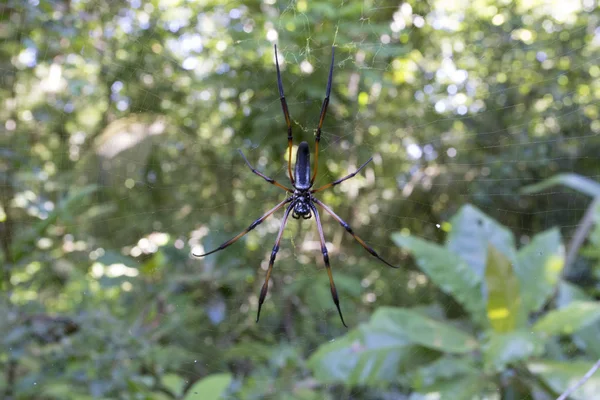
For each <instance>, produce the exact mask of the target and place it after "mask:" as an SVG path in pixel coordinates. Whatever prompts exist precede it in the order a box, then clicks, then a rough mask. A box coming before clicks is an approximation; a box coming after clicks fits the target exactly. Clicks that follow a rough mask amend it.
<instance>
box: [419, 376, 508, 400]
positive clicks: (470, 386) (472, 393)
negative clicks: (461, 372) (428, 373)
mask: <svg viewBox="0 0 600 400" xmlns="http://www.w3.org/2000/svg"><path fill="white" fill-rule="evenodd" d="M490 392H492V393H493V392H497V388H495V387H493V383H491V382H489V380H488V379H485V378H484V377H483V376H481V375H478V374H473V375H468V376H465V377H463V378H460V379H452V380H448V381H442V382H436V383H435V384H434V385H431V386H430V387H428V388H427V389H426V390H419V392H418V393H412V394H411V395H410V397H409V400H429V399H456V400H471V399H480V398H488V397H487V396H484V395H486V394H489V393H490Z"/></svg>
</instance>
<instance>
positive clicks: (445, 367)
mask: <svg viewBox="0 0 600 400" xmlns="http://www.w3.org/2000/svg"><path fill="white" fill-rule="evenodd" d="M477 368H478V367H477V366H476V365H475V358H474V357H464V356H460V357H457V356H444V357H440V358H438V359H437V360H435V361H434V362H432V363H431V364H428V365H425V366H423V367H421V368H419V369H418V370H417V372H416V373H415V375H414V377H413V379H412V387H413V388H414V389H415V390H417V391H420V390H421V389H425V388H428V387H430V386H432V385H434V384H436V383H438V382H441V381H447V380H450V379H455V378H460V377H462V376H465V375H475V374H476V373H477V371H478V369H477Z"/></svg>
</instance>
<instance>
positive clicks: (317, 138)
mask: <svg viewBox="0 0 600 400" xmlns="http://www.w3.org/2000/svg"><path fill="white" fill-rule="evenodd" d="M334 60H335V47H331V66H330V67H329V78H328V79H327V90H326V92H325V99H323V104H322V105H321V116H320V117H319V125H318V126H317V135H316V136H315V170H314V172H313V176H312V178H311V179H310V184H311V186H312V184H313V183H314V182H315V178H316V177H317V168H318V167H319V142H320V141H321V128H322V127H323V121H325V114H327V106H328V105H329V95H330V94H331V81H332V80H333V62H334Z"/></svg>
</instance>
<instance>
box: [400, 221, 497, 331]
mask: <svg viewBox="0 0 600 400" xmlns="http://www.w3.org/2000/svg"><path fill="white" fill-rule="evenodd" d="M392 239H393V241H394V242H395V243H396V245H398V246H400V247H402V248H404V249H406V250H408V251H409V252H411V253H412V254H413V256H414V257H415V260H416V262H417V264H418V265H419V267H420V268H421V270H422V271H423V272H425V273H426V274H427V276H429V278H430V279H431V280H432V281H433V282H434V283H435V284H436V285H437V286H438V287H439V288H440V289H441V290H442V291H443V292H445V293H447V294H449V295H451V296H452V297H454V298H455V299H456V301H458V303H460V304H461V305H462V306H463V307H464V308H465V309H466V310H467V311H468V312H469V313H470V314H471V316H472V317H473V319H474V320H475V321H476V322H478V323H479V324H480V325H485V324H486V318H485V305H484V302H483V297H482V295H481V278H480V277H479V276H478V275H477V274H476V273H475V272H474V271H473V270H472V269H471V268H469V266H468V265H467V264H466V262H465V261H463V260H462V259H461V258H460V257H459V256H457V255H456V254H454V253H453V252H451V251H450V250H447V249H445V248H443V247H441V246H439V245H437V244H434V243H429V242H427V241H425V240H422V239H419V238H416V237H413V236H404V235H402V234H400V233H394V234H393V235H392Z"/></svg>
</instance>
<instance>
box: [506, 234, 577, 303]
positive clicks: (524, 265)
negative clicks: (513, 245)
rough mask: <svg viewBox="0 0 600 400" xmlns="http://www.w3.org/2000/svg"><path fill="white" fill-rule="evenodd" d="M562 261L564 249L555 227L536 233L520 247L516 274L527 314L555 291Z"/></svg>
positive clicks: (562, 265)
mask: <svg viewBox="0 0 600 400" xmlns="http://www.w3.org/2000/svg"><path fill="white" fill-rule="evenodd" d="M564 264H565V249H564V246H563V245H562V243H561V240H560V232H559V230H558V229H557V228H553V229H550V230H547V231H545V232H542V233H539V234H537V235H535V236H534V237H533V240H532V241H531V243H529V244H528V245H527V246H525V247H523V248H522V249H521V250H519V253H518V254H517V265H516V269H515V273H516V275H517V276H518V277H519V281H520V283H521V288H522V290H521V297H522V298H523V309H524V311H525V312H526V313H530V312H532V311H537V310H539V309H540V308H541V307H542V306H543V305H544V303H545V302H546V301H547V300H548V298H549V297H550V296H551V295H552V294H553V293H554V291H555V290H556V286H557V285H558V282H559V279H560V275H561V273H562V270H563V267H564Z"/></svg>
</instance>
